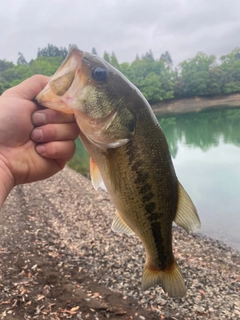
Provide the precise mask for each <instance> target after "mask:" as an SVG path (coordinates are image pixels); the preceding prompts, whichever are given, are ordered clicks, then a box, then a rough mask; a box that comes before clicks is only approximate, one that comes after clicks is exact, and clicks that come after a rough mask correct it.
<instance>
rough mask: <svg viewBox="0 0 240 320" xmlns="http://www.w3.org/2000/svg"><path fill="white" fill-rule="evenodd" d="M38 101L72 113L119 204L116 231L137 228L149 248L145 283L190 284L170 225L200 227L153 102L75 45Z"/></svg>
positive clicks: (177, 288)
mask: <svg viewBox="0 0 240 320" xmlns="http://www.w3.org/2000/svg"><path fill="white" fill-rule="evenodd" d="M36 100H37V102H38V103H39V104H41V105H42V106H44V107H47V108H50V109H55V110H59V111H61V112H64V113H70V114H74V116H75V119H76V122H77V124H78V126H79V129H80V139H81V141H82V143H83V145H84V147H85V149H86V150H87V152H88V153H89V155H90V175H91V180H92V184H93V186H94V188H95V189H98V188H99V186H100V185H101V183H103V184H104V185H105V187H106V189H107V191H108V193H109V197H110V199H111V201H112V203H113V204H114V206H115V207H116V214H115V216H114V219H113V223H112V230H113V231H115V232H120V233H125V234H127V235H136V236H137V237H138V238H139V239H140V240H141V242H142V244H143V247H144V248H145V252H146V263H145V266H144V269H143V275H142V289H143V290H146V289H148V288H150V287H152V286H155V285H160V286H161V287H162V289H163V290H164V291H165V293H167V294H168V296H169V297H173V298H175V297H179V298H181V297H184V296H185V295H186V286H185V283H184V279H183V276H182V274H181V271H180V268H179V266H178V264H177V262H176V259H175V257H174V255H173V247H172V224H173V222H175V223H176V224H177V225H178V226H180V227H182V228H183V229H185V230H186V231H187V232H188V233H190V232H195V231H197V230H198V229H199V228H200V225H201V223H200V219H199V216H198V213H197V210H196V207H195V206H194V204H193V202H192V200H191V198H190V197H189V195H188V194H187V192H186V191H185V190H184V188H183V186H182V185H181V184H180V182H179V181H178V178H177V176H176V173H175V169H174V166H173V163H172V159H171V155H170V152H169V148H168V144H167V141H166V138H165V136H164V133H163V131H162V129H161V127H160V125H159V122H158V120H157V119H156V116H155V115H154V113H153V111H152V109H151V107H150V105H149V103H148V102H147V100H146V99H145V97H144V96H143V94H142V93H141V92H140V90H139V89H138V88H137V87H136V86H134V85H133V84H132V83H131V82H130V81H129V80H128V79H127V78H126V77H125V76H124V75H123V74H122V73H121V72H120V71H118V70H117V69H115V68H114V67H113V66H111V65H110V64H109V63H107V62H106V61H105V60H103V59H101V58H100V57H99V56H97V55H93V54H90V53H87V52H84V51H81V50H80V49H78V47H77V46H76V45H72V46H71V47H70V49H69V53H68V55H67V57H66V59H65V60H64V62H63V63H62V65H61V66H60V67H59V69H58V70H57V71H56V73H55V74H54V75H53V77H52V78H51V80H50V81H49V83H48V84H47V85H46V87H45V88H44V89H43V90H42V91H41V92H40V93H39V94H38V95H37V97H36Z"/></svg>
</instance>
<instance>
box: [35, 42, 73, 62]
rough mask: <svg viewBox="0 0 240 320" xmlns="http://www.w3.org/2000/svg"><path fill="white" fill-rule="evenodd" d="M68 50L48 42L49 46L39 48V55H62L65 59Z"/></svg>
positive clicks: (62, 58)
mask: <svg viewBox="0 0 240 320" xmlns="http://www.w3.org/2000/svg"><path fill="white" fill-rule="evenodd" d="M67 53H68V50H67V49H66V48H65V47H60V48H58V47H56V46H54V45H52V44H48V45H47V47H45V48H43V49H40V48H38V53H37V57H38V58H39V57H53V58H55V57H61V60H62V61H63V60H64V59H65V58H66V56H67Z"/></svg>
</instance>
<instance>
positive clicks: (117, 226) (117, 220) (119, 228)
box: [112, 211, 134, 236]
mask: <svg viewBox="0 0 240 320" xmlns="http://www.w3.org/2000/svg"><path fill="white" fill-rule="evenodd" d="M112 230H113V231H114V232H119V233H126V234H127V235H128V236H131V235H133V234H134V232H133V231H132V229H131V228H129V226H128V225H127V224H126V223H125V222H124V221H123V219H122V218H121V217H120V215H119V213H118V211H117V212H116V215H115V217H114V219H113V223H112Z"/></svg>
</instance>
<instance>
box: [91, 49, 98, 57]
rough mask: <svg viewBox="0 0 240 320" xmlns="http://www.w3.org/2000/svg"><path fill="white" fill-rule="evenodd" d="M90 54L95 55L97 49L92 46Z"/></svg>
mask: <svg viewBox="0 0 240 320" xmlns="http://www.w3.org/2000/svg"><path fill="white" fill-rule="evenodd" d="M92 54H95V55H96V56H97V50H96V49H95V48H94V47H93V48H92Z"/></svg>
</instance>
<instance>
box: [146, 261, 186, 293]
mask: <svg viewBox="0 0 240 320" xmlns="http://www.w3.org/2000/svg"><path fill="white" fill-rule="evenodd" d="M156 284H160V285H161V286H162V288H163V290H164V291H165V292H166V293H168V295H169V297H172V298H182V297H184V296H185V295H186V287H185V284H184V280H183V277H182V275H181V272H180V270H179V267H178V265H177V262H176V261H174V262H173V264H172V265H171V266H170V267H168V269H167V270H151V269H150V268H149V267H148V266H147V265H145V268H144V272H143V278H142V289H143V290H146V289H148V288H149V287H151V286H153V285H156Z"/></svg>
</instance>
